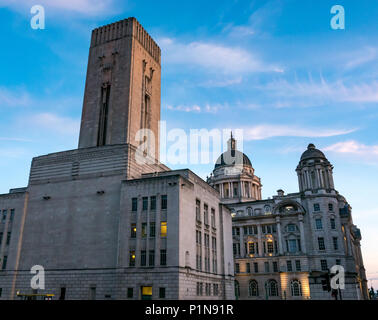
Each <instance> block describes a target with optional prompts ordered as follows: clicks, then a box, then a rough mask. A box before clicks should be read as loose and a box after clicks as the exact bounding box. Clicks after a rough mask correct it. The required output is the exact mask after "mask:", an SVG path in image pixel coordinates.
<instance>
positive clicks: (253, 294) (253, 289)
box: [249, 280, 259, 297]
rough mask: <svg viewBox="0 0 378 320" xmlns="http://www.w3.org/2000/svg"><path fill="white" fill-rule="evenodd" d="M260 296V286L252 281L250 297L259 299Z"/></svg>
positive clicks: (250, 283)
mask: <svg viewBox="0 0 378 320" xmlns="http://www.w3.org/2000/svg"><path fill="white" fill-rule="evenodd" d="M258 295H259V286H258V284H257V281H256V280H251V281H250V282H249V296H250V297H258Z"/></svg>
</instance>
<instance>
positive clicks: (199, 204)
mask: <svg viewBox="0 0 378 320" xmlns="http://www.w3.org/2000/svg"><path fill="white" fill-rule="evenodd" d="M196 220H197V221H201V201H199V200H198V199H197V200H196Z"/></svg>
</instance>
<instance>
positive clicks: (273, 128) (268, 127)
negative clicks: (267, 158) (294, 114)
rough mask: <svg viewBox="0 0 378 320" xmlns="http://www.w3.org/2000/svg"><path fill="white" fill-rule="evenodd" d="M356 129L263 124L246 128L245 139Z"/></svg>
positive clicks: (321, 135) (320, 135)
mask: <svg viewBox="0 0 378 320" xmlns="http://www.w3.org/2000/svg"><path fill="white" fill-rule="evenodd" d="M354 131H356V129H351V130H343V129H341V130H336V129H319V128H316V129H315V128H300V127H293V126H283V125H272V124H262V125H257V126H253V127H249V128H244V139H245V140H247V141H248V140H265V139H269V138H274V137H306V138H324V137H333V136H340V135H345V134H349V133H352V132H354Z"/></svg>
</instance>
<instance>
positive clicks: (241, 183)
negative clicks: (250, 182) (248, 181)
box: [239, 180, 245, 198]
mask: <svg viewBox="0 0 378 320" xmlns="http://www.w3.org/2000/svg"><path fill="white" fill-rule="evenodd" d="M239 183H240V198H245V189H244V181H242V180H240V182H239Z"/></svg>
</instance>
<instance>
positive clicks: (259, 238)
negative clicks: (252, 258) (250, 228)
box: [257, 224, 264, 257]
mask: <svg viewBox="0 0 378 320" xmlns="http://www.w3.org/2000/svg"><path fill="white" fill-rule="evenodd" d="M257 239H258V244H259V256H260V257H263V256H264V247H263V244H262V231H261V224H258V225H257Z"/></svg>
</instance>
